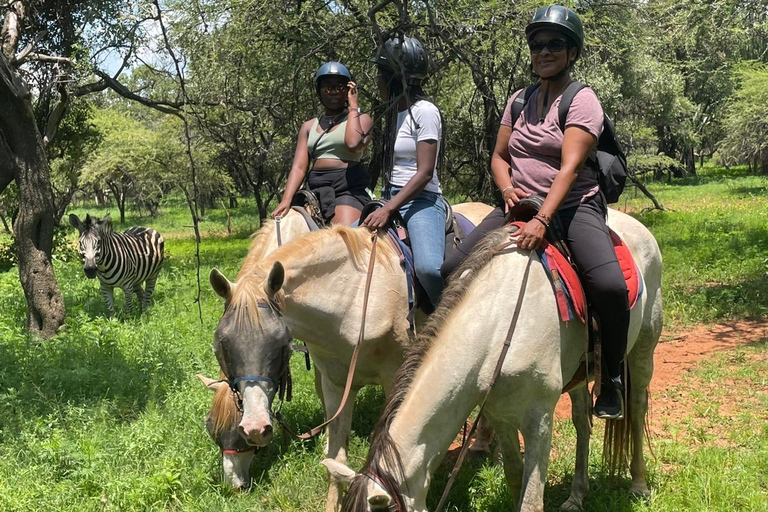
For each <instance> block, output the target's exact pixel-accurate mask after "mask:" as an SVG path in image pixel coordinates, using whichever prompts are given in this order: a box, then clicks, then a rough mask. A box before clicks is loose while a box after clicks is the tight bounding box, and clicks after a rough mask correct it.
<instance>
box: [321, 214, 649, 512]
mask: <svg viewBox="0 0 768 512" xmlns="http://www.w3.org/2000/svg"><path fill="white" fill-rule="evenodd" d="M609 224H610V225H611V227H612V228H613V229H614V230H615V231H616V232H617V233H618V234H619V235H620V236H621V237H622V238H623V239H624V241H625V242H626V244H627V245H628V246H629V248H630V250H631V251H632V254H633V255H634V257H635V260H636V263H637V265H638V268H639V269H640V271H641V272H642V277H643V280H644V285H645V291H644V294H643V295H642V297H641V298H640V299H639V300H638V302H637V303H636V305H635V307H634V309H633V310H632V313H631V323H630V327H629V346H628V350H629V353H628V356H627V358H626V361H627V364H628V370H629V375H630V376H631V385H630V391H629V394H630V396H629V400H628V403H627V407H626V413H625V414H626V416H625V419H624V420H623V421H622V426H626V424H627V423H629V427H630V429H631V443H632V462H631V468H630V469H631V474H632V491H633V492H641V493H647V492H648V487H647V485H646V482H645V461H644V459H643V433H644V424H645V423H644V422H645V414H646V411H647V388H648V384H649V382H650V380H651V374H652V372H653V350H654V347H655V346H656V343H657V342H658V339H659V336H660V334H661V324H662V309H661V254H660V252H659V248H658V245H657V244H656V241H655V240H654V238H653V236H652V235H651V233H650V232H649V231H648V230H647V229H646V228H645V227H644V226H643V225H642V224H640V222H638V221H636V220H635V219H633V218H632V217H629V216H627V215H625V214H623V213H620V212H617V211H613V210H611V211H610V214H609ZM514 229H515V228H510V227H505V228H501V229H499V230H496V231H493V232H491V233H489V234H488V236H487V237H486V238H484V239H483V241H482V242H481V243H480V244H478V246H477V248H476V249H475V250H474V251H473V252H472V254H471V255H470V256H469V258H468V259H467V261H466V262H464V264H463V265H462V266H461V267H460V268H459V269H458V270H457V271H456V276H457V277H456V278H455V279H453V280H452V281H451V282H450V284H449V286H448V288H447V290H446V291H445V293H444V294H443V298H442V299H441V302H440V306H439V308H438V310H437V311H436V312H435V313H434V314H433V315H432V317H431V319H430V322H429V324H428V325H427V326H426V328H425V329H424V330H423V332H422V335H421V336H420V338H419V340H418V343H417V344H416V345H415V346H414V349H413V350H412V351H411V352H410V354H409V356H408V358H407V359H406V362H405V363H404V364H403V366H402V368H401V369H400V370H399V372H398V375H397V377H396V380H395V383H394V389H395V391H394V392H393V393H392V394H391V395H390V397H389V399H388V402H387V405H386V407H385V411H384V413H383V415H382V417H381V418H380V420H379V423H378V425H377V427H376V432H375V434H374V440H373V442H372V445H371V449H370V452H369V454H368V459H367V462H366V465H365V469H363V470H362V472H361V474H357V473H355V472H354V471H353V470H351V469H349V468H348V467H346V466H344V465H342V464H340V463H339V462H338V461H334V460H329V459H327V460H326V461H324V464H325V465H326V466H327V467H328V469H329V471H330V472H331V474H332V475H334V476H335V477H336V478H337V479H338V480H340V481H345V482H346V483H348V484H350V487H349V491H348V494H347V496H346V497H345V499H344V503H343V507H342V510H344V511H347V512H352V511H354V512H362V511H371V512H375V511H387V510H397V511H398V512H405V511H426V510H427V508H426V498H427V490H428V486H429V481H430V479H431V476H432V475H433V474H434V472H435V470H436V469H437V467H438V465H439V464H440V461H441V459H442V458H443V456H444V455H445V453H446V451H447V449H448V447H449V445H450V444H451V441H452V440H453V439H454V436H455V434H456V431H457V430H458V429H459V427H460V426H461V425H462V424H463V422H464V421H465V419H466V418H467V416H468V415H469V414H470V413H471V412H472V409H473V408H474V407H475V406H476V405H478V403H479V402H480V401H481V400H482V399H483V397H484V396H485V394H486V392H487V391H488V389H489V387H490V385H491V380H492V375H493V374H494V370H495V367H496V365H497V362H498V359H499V356H500V354H501V351H502V345H503V343H504V340H505V339H506V336H507V333H508V331H509V330H510V325H511V319H512V317H513V311H516V307H517V304H518V302H519V300H518V298H519V297H522V299H521V300H522V303H521V309H520V312H519V317H518V319H517V323H516V324H515V326H514V330H513V332H512V337H511V345H510V349H509V352H508V353H507V355H506V358H505V359H504V362H503V367H502V370H501V373H500V375H499V377H498V379H497V380H496V382H495V385H494V386H493V388H492V392H491V393H490V394H489V395H488V400H487V402H486V407H485V413H486V414H487V416H488V419H489V420H490V422H491V425H492V426H493V427H494V428H495V429H496V432H497V435H498V438H499V441H500V443H501V451H502V455H503V461H504V471H505V475H506V478H507V484H508V485H509V487H510V489H511V491H512V496H513V497H514V499H515V500H516V502H517V509H518V510H520V511H537V512H539V511H543V510H544V501H543V500H544V496H543V493H544V484H545V482H546V479H547V464H548V462H549V454H550V446H551V440H552V422H553V415H554V410H555V405H556V403H557V400H558V397H559V396H560V394H561V389H562V388H563V385H564V384H565V383H567V382H568V381H570V379H571V377H572V376H573V375H574V373H575V372H576V371H577V367H578V365H579V360H580V358H581V357H582V355H583V353H584V341H585V338H586V336H587V333H586V328H585V326H584V325H583V324H581V323H580V322H569V323H564V322H560V321H559V318H558V314H557V310H556V307H557V306H556V301H555V299H554V294H553V292H552V285H551V284H550V282H549V279H548V278H547V275H546V273H545V271H544V270H543V267H542V266H541V265H540V264H539V262H538V258H537V257H536V254H535V253H531V252H529V251H522V250H519V249H517V248H516V246H514V245H513V246H511V247H509V248H507V249H505V250H503V251H501V252H498V253H497V251H496V250H495V249H496V248H497V247H499V245H500V244H502V243H504V242H506V241H507V240H509V238H510V233H512V232H513V231H514ZM529 258H530V260H531V262H530V267H529V268H528V270H529V274H528V280H527V285H526V286H525V288H524V290H523V293H522V294H521V283H522V282H524V281H525V280H524V278H523V277H524V275H525V272H526V266H527V265H528V264H529ZM500 283H506V286H499V284H500ZM572 397H575V398H576V400H575V401H574V409H573V412H574V423H575V424H576V430H577V435H578V445H577V455H576V458H577V461H576V474H575V476H574V482H573V489H572V493H571V496H570V497H569V499H568V501H567V502H566V503H565V504H564V508H568V509H575V508H580V507H581V503H582V499H583V497H584V495H585V494H586V491H587V474H586V472H587V457H588V440H589V425H588V423H587V416H586V406H587V404H586V393H585V391H584V389H583V388H582V389H581V390H580V392H578V393H572ZM579 397H581V398H580V399H579ZM618 426H619V425H618V424H617V423H614V424H613V425H607V426H606V432H615V431H616V428H615V427H618ZM624 430H625V431H626V429H624ZM518 432H520V433H522V436H523V440H524V442H525V458H524V460H523V458H522V457H521V453H520V446H519V440H518ZM622 441H624V442H625V443H627V444H628V443H629V442H630V441H629V437H628V436H623V439H622ZM608 444H610V442H609V443H608ZM627 448H628V447H626V446H616V445H613V446H612V448H611V450H614V451H613V452H612V453H613V454H614V455H616V454H617V453H619V454H626V453H627V451H626V449H627ZM616 450H619V451H618V452H617V451H616ZM604 455H605V454H604ZM619 456H620V455H619Z"/></svg>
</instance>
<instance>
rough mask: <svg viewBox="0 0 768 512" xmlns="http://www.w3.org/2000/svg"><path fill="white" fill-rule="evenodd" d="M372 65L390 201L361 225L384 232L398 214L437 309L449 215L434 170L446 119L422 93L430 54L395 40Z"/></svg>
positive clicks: (385, 194) (386, 193)
mask: <svg viewBox="0 0 768 512" xmlns="http://www.w3.org/2000/svg"><path fill="white" fill-rule="evenodd" d="M371 60H372V61H373V62H374V63H375V64H376V66H377V67H378V72H379V73H378V76H377V77H376V83H377V86H378V87H379V93H380V94H381V98H382V100H383V101H384V102H385V103H386V105H387V107H388V111H387V117H386V128H385V130H384V173H385V185H384V190H383V193H382V195H383V197H384V198H385V199H388V202H387V203H386V204H385V205H384V206H383V207H382V208H380V209H378V210H376V211H375V212H373V213H371V214H370V215H369V216H368V217H367V218H366V219H365V220H364V222H363V223H364V225H366V226H368V227H369V228H371V229H379V228H383V227H384V226H385V225H386V224H387V222H388V221H389V218H390V215H391V214H392V213H393V212H395V211H398V212H399V213H400V215H401V216H402V218H403V221H404V222H405V224H406V227H407V228H408V233H409V237H410V239H411V248H412V250H413V259H414V267H415V271H416V277H417V278H418V280H419V282H420V283H421V285H422V287H423V288H424V290H425V291H426V292H427V295H428V297H429V301H430V302H431V306H432V307H434V306H435V305H436V304H437V301H438V299H439V298H440V294H441V293H442V290H443V278H442V276H441V275H440V265H441V264H442V262H443V252H444V249H445V236H444V234H445V216H446V211H445V205H444V204H443V198H442V193H441V189H440V181H439V179H438V176H437V170H436V167H437V162H438V154H439V152H440V142H441V140H442V133H443V124H442V118H441V115H440V110H438V108H437V107H436V106H435V105H434V103H432V102H431V101H430V100H429V98H428V97H427V95H426V94H425V93H424V90H423V89H422V88H421V83H422V81H423V80H424V79H426V78H427V75H428V71H429V61H428V56H427V51H426V49H425V48H424V45H423V44H422V43H421V42H420V41H418V40H417V39H414V38H412V37H403V38H402V41H401V40H400V39H399V38H392V39H389V40H388V41H387V42H386V43H385V44H384V46H383V47H382V48H380V49H379V50H378V51H377V52H376V54H375V57H374V58H373V59H371ZM422 309H424V310H425V311H431V309H432V308H430V307H429V306H425V307H423V308H422Z"/></svg>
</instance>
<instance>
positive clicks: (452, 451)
mask: <svg viewBox="0 0 768 512" xmlns="http://www.w3.org/2000/svg"><path fill="white" fill-rule="evenodd" d="M766 338H768V321H762V322H759V321H747V320H739V321H736V322H733V323H730V324H707V325H699V326H697V327H694V328H693V329H690V330H688V331H682V332H677V333H670V332H664V333H662V341H660V342H659V344H658V346H657V347H656V350H655V352H654V358H653V359H654V372H653V379H652V380H651V387H650V392H651V396H652V400H651V408H652V411H653V414H652V417H651V424H650V428H651V432H652V433H653V434H654V435H658V434H661V433H662V431H663V425H662V424H663V423H664V422H670V421H672V422H674V421H675V420H676V419H679V418H680V417H682V416H684V415H685V414H687V413H688V412H689V411H688V410H687V408H686V407H684V406H682V405H681V404H680V403H679V398H678V397H679V394H677V393H667V391H669V390H673V388H674V387H675V386H677V385H678V384H680V382H681V381H682V379H683V377H684V375H685V374H687V373H688V372H690V371H691V370H692V369H693V368H694V366H696V364H697V363H699V362H700V361H702V360H704V359H705V358H707V357H708V356H711V354H713V353H715V352H719V351H723V350H731V349H735V348H738V347H740V346H744V345H747V344H749V343H754V342H757V341H760V340H763V339H766ZM555 417H557V418H570V417H571V400H570V398H569V397H568V394H564V395H562V396H561V397H560V401H559V402H558V403H557V408H556V409H555ZM461 442H462V440H461V434H459V435H458V436H457V437H456V439H455V440H454V442H453V443H452V444H451V447H450V448H449V458H451V457H453V458H455V457H456V456H458V452H459V449H460V447H461ZM521 444H522V439H521Z"/></svg>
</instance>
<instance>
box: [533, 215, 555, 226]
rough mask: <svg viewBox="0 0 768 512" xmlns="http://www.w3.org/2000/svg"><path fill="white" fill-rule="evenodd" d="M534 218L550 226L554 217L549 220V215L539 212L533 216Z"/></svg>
mask: <svg viewBox="0 0 768 512" xmlns="http://www.w3.org/2000/svg"><path fill="white" fill-rule="evenodd" d="M533 218H534V219H535V220H537V221H539V222H541V223H542V224H543V225H544V227H545V228H549V223H550V222H551V220H552V219H549V220H547V216H546V215H544V214H540V213H537V214H536V215H534V216H533Z"/></svg>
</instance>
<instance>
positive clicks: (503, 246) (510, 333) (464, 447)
mask: <svg viewBox="0 0 768 512" xmlns="http://www.w3.org/2000/svg"><path fill="white" fill-rule="evenodd" d="M515 243H517V241H516V240H514V239H513V240H510V241H508V242H505V243H503V244H501V245H498V246H496V247H494V248H493V249H491V250H492V251H493V252H494V253H495V254H498V253H500V252H501V251H503V250H504V249H506V248H507V247H509V246H510V245H513V244H515ZM533 253H534V251H530V253H529V255H528V261H527V262H526V264H525V273H523V279H522V281H521V283H520V292H519V293H518V295H517V304H516V305H515V311H514V313H513V314H512V321H511V322H510V325H509V330H508V331H507V337H506V339H505V340H504V346H503V347H502V349H501V354H499V359H498V361H496V368H495V369H494V370H493V376H492V377H491V385H490V386H488V391H486V393H485V396H484V397H483V401H482V403H481V404H480V411H479V412H478V413H477V418H476V419H475V421H474V422H473V423H472V428H471V429H470V431H469V435H468V436H467V439H472V436H473V435H474V433H475V430H476V429H477V424H478V423H479V422H480V416H481V415H482V414H483V409H485V403H486V402H487V401H488V396H489V395H490V394H491V391H493V386H494V384H496V379H498V378H499V375H500V374H501V367H502V366H503V365H504V358H505V357H506V356H507V352H508V351H509V346H510V344H511V342H512V336H513V335H514V333H515V327H516V326H517V320H518V319H519V318H520V312H521V311H522V309H523V308H522V306H523V296H524V295H525V287H526V285H527V284H528V275H529V273H530V270H531V261H533ZM468 450H469V443H468V442H466V443H464V444H463V445H462V447H461V452H459V458H458V459H456V464H455V465H454V466H453V469H452V470H451V474H450V475H449V477H448V483H446V484H445V489H444V490H443V494H442V496H440V501H439V502H438V504H437V508H435V512H440V511H441V510H442V509H443V506H444V505H445V502H446V501H447V500H448V493H449V492H450V491H451V487H453V484H454V482H455V481H456V476H457V475H458V474H459V468H461V465H462V464H463V463H464V457H466V455H467V451H468Z"/></svg>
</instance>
